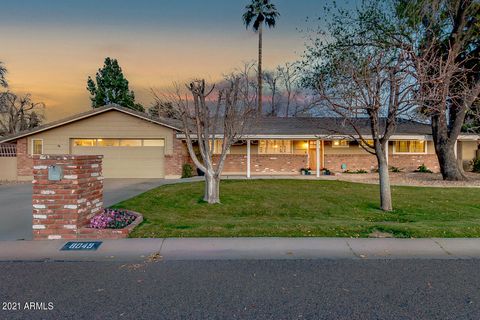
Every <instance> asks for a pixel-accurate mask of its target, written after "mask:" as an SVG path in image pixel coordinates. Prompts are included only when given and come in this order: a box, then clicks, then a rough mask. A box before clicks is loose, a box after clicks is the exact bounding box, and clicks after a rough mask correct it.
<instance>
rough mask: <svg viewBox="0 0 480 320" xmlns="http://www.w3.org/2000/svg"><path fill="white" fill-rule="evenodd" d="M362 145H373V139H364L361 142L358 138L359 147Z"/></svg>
mask: <svg viewBox="0 0 480 320" xmlns="http://www.w3.org/2000/svg"><path fill="white" fill-rule="evenodd" d="M362 146H363V147H367V148H369V147H370V146H372V147H373V146H374V142H373V140H365V142H363V141H362V140H358V147H359V148H362Z"/></svg>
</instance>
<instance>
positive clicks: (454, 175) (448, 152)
mask: <svg viewBox="0 0 480 320" xmlns="http://www.w3.org/2000/svg"><path fill="white" fill-rule="evenodd" d="M434 140H435V139H434ZM435 151H436V152H437V158H438V164H439V165H440V171H441V173H442V177H443V180H447V181H462V180H465V179H466V178H465V176H464V174H463V170H462V169H461V168H460V165H459V163H458V161H457V157H456V156H455V143H448V142H440V143H435Z"/></svg>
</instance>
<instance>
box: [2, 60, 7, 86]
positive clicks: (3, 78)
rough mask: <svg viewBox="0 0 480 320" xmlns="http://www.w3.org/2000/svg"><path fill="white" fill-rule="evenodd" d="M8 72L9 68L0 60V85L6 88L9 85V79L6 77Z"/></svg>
mask: <svg viewBox="0 0 480 320" xmlns="http://www.w3.org/2000/svg"><path fill="white" fill-rule="evenodd" d="M6 74H7V68H5V67H4V66H3V62H2V61H0V87H3V88H6V87H8V83H7V80H6V79H5V75H6Z"/></svg>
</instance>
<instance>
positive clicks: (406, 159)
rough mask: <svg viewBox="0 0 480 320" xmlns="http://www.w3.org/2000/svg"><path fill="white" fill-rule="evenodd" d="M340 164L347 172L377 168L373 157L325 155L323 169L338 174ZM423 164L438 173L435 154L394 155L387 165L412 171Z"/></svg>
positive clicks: (367, 155) (390, 157)
mask: <svg viewBox="0 0 480 320" xmlns="http://www.w3.org/2000/svg"><path fill="white" fill-rule="evenodd" d="M342 164H346V165H347V170H359V169H363V170H367V171H369V170H372V169H376V168H377V167H378V164H377V158H376V157H375V156H374V155H369V154H366V155H348V154H326V155H325V168H328V169H329V170H332V171H336V172H340V171H343V170H342ZM422 164H425V165H426V166H427V167H428V168H429V169H430V170H432V171H433V172H439V171H440V167H439V165H438V160H437V156H436V155H435V154H411V155H408V154H401V155H399V154H396V155H389V165H390V166H395V167H398V168H401V169H404V170H406V171H414V170H416V169H417V168H418V167H419V166H420V165H422Z"/></svg>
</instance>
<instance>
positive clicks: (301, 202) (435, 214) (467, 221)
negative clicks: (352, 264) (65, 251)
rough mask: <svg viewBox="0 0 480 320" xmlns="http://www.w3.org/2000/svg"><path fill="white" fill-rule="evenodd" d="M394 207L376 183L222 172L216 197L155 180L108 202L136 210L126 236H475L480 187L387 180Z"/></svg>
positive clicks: (199, 186)
mask: <svg viewBox="0 0 480 320" xmlns="http://www.w3.org/2000/svg"><path fill="white" fill-rule="evenodd" d="M392 190H393V203H394V207H395V211H394V212H391V213H383V212H382V211H380V210H378V201H379V200H378V186H377V185H368V184H356V183H349V182H339V181H305V180H237V181H235V180H227V181H222V184H221V200H222V204H219V205H213V206H212V205H208V204H206V203H203V202H202V201H201V198H202V194H203V182H196V183H182V184H175V185H167V186H162V187H159V188H157V189H154V190H151V191H149V192H146V193H144V194H142V195H140V196H137V197H135V198H133V199H130V200H127V201H124V202H121V203H119V204H117V205H116V206H115V207H117V208H126V209H130V210H133V211H137V212H140V213H142V214H143V215H144V222H143V223H142V224H141V225H140V226H139V227H137V229H135V231H134V232H133V233H132V234H131V237H138V238H140V237H144V238H150V237H241V236H242V237H253V236H260V237H261V236H269V237H273V236H279V237H312V236H317V237H368V236H369V234H371V233H372V232H377V233H378V232H385V233H390V234H393V235H394V236H396V237H479V236H480V197H479V195H480V189H478V188H470V189H469V188H424V187H392Z"/></svg>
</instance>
